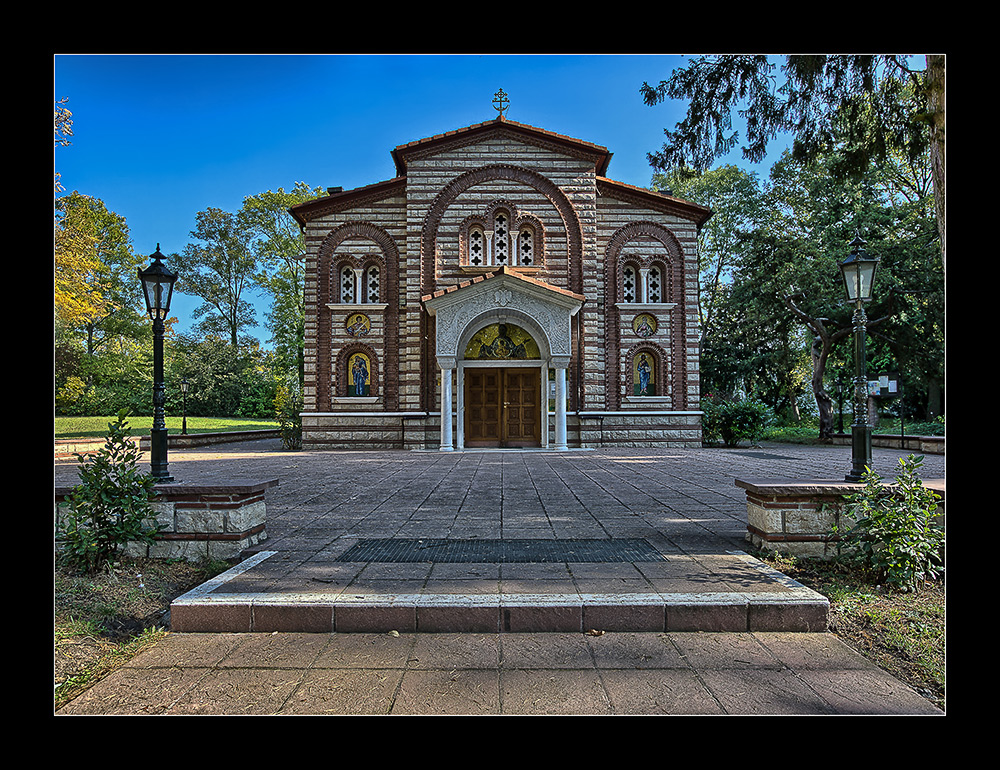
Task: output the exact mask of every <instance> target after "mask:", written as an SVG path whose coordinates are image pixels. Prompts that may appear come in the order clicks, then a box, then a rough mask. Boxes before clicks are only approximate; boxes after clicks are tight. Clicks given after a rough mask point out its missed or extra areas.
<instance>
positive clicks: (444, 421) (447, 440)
mask: <svg viewBox="0 0 1000 770" xmlns="http://www.w3.org/2000/svg"><path fill="white" fill-rule="evenodd" d="M451 371H452V370H451V369H442V370H441V451H442V452H451V451H453V450H454V448H455V447H454V445H453V444H452V440H451Z"/></svg>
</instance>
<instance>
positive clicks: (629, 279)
mask: <svg viewBox="0 0 1000 770" xmlns="http://www.w3.org/2000/svg"><path fill="white" fill-rule="evenodd" d="M638 272H639V271H638V270H636V268H635V267H633V266H632V265H625V268H624V270H622V302H638V301H639V300H638V299H637V296H638V295H637V294H636V289H637V286H638V280H637V278H638Z"/></svg>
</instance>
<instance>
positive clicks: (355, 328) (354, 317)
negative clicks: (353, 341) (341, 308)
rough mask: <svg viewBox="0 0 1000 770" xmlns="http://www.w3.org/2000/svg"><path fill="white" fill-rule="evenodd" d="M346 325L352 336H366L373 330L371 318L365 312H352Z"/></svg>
mask: <svg viewBox="0 0 1000 770" xmlns="http://www.w3.org/2000/svg"><path fill="white" fill-rule="evenodd" d="M344 326H345V327H346V329H347V333H348V334H350V335H351V336H352V337H365V336H367V335H368V332H370V331H371V330H372V322H371V319H370V318H369V317H368V316H366V315H365V314H364V313H352V314H351V315H349V316H347V321H346V322H345V323H344Z"/></svg>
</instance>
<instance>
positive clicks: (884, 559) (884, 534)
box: [835, 455, 945, 591]
mask: <svg viewBox="0 0 1000 770" xmlns="http://www.w3.org/2000/svg"><path fill="white" fill-rule="evenodd" d="M923 460H924V458H923V457H914V456H913V455H909V456H908V457H905V458H900V460H899V463H900V466H901V468H900V471H899V474H898V475H897V476H896V484H895V485H893V486H885V485H883V484H882V479H881V477H880V476H879V475H878V474H877V473H875V471H873V470H872V469H871V468H867V469H866V470H865V474H864V477H863V479H862V481H863V483H864V486H863V488H862V489H861V491H860V492H858V493H857V494H855V495H851V496H849V497H848V498H847V508H846V514H847V516H848V517H849V518H850V519H852V520H853V521H855V522H856V523H855V524H854V526H853V527H851V528H850V529H848V530H847V531H846V532H845V533H843V534H842V535H841V538H840V544H839V549H840V554H839V558H841V559H845V560H847V561H853V562H857V563H859V564H860V565H861V566H862V568H864V569H865V570H866V571H868V572H869V573H870V574H871V575H872V577H873V579H874V581H875V582H876V584H883V583H885V584H888V585H890V586H893V587H895V588H898V589H900V590H903V591H909V590H912V589H914V588H915V587H916V586H917V585H918V584H919V583H920V582H921V581H923V580H925V579H929V580H934V579H937V578H938V577H940V576H941V575H943V574H944V541H945V535H944V529H943V528H942V527H941V526H940V525H939V524H938V523H937V522H936V521H935V516H936V514H937V506H938V501H939V500H940V496H939V495H938V494H936V493H935V492H934V491H933V490H930V489H927V488H926V487H924V485H923V483H922V482H921V481H920V479H919V478H918V477H917V469H918V468H919V467H920V465H921V464H922V463H923ZM835 534H836V532H835Z"/></svg>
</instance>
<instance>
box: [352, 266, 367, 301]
mask: <svg viewBox="0 0 1000 770" xmlns="http://www.w3.org/2000/svg"><path fill="white" fill-rule="evenodd" d="M364 288H365V269H364V268H363V267H356V268H354V301H355V302H356V303H357V304H359V305H360V304H361V303H362V302H364V301H365V297H364V295H362V293H361V292H362V291H363V290H364Z"/></svg>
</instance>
